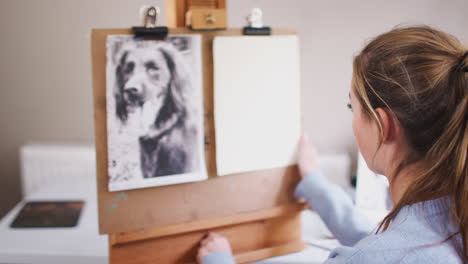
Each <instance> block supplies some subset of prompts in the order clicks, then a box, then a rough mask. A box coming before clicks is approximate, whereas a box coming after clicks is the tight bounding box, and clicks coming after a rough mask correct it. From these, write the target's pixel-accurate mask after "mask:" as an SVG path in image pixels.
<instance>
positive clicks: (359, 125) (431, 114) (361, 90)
mask: <svg viewBox="0 0 468 264" xmlns="http://www.w3.org/2000/svg"><path fill="white" fill-rule="evenodd" d="M467 55H468V52H467V49H466V48H464V47H463V46H462V44H461V43H460V42H459V41H458V40H457V39H456V38H455V37H453V36H451V35H449V34H447V33H444V32H441V31H439V30H435V29H433V28H430V27H427V26H420V27H409V28H397V29H394V30H391V31H390V32H387V33H385V34H382V35H380V36H378V37H376V38H375V39H373V40H372V41H371V42H370V43H369V44H368V45H367V46H366V47H365V48H364V49H363V50H362V52H361V53H360V54H359V55H357V56H356V57H355V58H354V62H353V78H352V82H351V83H352V86H351V90H350V92H349V97H350V102H349V104H348V107H349V108H350V109H351V111H352V112H353V122H352V123H353V132H354V136H355V138H356V141H357V144H358V147H359V150H360V152H361V153H362V155H363V157H364V159H365V161H366V163H367V165H368V167H369V168H370V169H371V170H372V171H374V172H375V173H378V174H383V175H386V177H387V178H388V181H389V183H390V186H389V188H390V194H391V199H392V201H393V204H394V206H393V209H392V210H391V211H390V213H389V214H388V215H387V216H386V217H385V218H384V219H383V221H382V222H381V223H380V224H379V226H377V227H375V226H373V225H372V224H371V223H370V222H368V221H367V220H366V219H365V218H364V217H363V216H362V215H360V214H359V213H358V212H357V211H356V210H355V209H354V207H353V203H352V201H351V200H350V199H349V198H348V196H346V194H345V193H344V192H343V191H342V190H341V189H340V188H338V187H337V186H335V185H333V184H331V183H330V182H329V181H328V180H327V179H326V178H325V177H324V176H323V175H322V173H321V171H320V169H319V167H318V163H317V157H316V154H315V151H314V149H313V147H311V146H310V145H309V144H308V142H307V140H306V139H305V138H302V139H301V142H300V150H299V152H300V153H299V160H298V165H299V170H300V173H301V175H302V177H303V179H302V181H301V182H300V183H299V185H298V186H297V188H296V192H295V194H296V196H297V197H301V198H305V199H306V200H307V202H308V203H309V204H310V206H311V207H312V208H314V210H316V212H317V213H318V214H319V215H320V217H321V218H322V219H323V221H324V222H325V223H326V225H327V226H328V228H329V229H330V231H331V232H332V233H333V234H334V235H335V236H336V238H337V239H338V240H339V241H340V243H341V244H342V245H343V246H341V247H338V248H336V249H334V250H333V251H332V252H331V253H330V255H329V258H328V260H327V261H325V263H360V264H363V263H425V264H429V263H468V162H467V156H468V154H467V151H468V58H467ZM198 261H199V263H203V264H215V263H216V264H231V263H234V260H233V258H232V255H231V249H230V246H229V242H228V241H227V240H226V239H225V238H223V237H221V236H219V235H217V234H214V233H210V234H209V235H208V237H207V238H205V239H204V240H202V241H201V246H200V249H199V252H198Z"/></svg>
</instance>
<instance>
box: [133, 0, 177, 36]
mask: <svg viewBox="0 0 468 264" xmlns="http://www.w3.org/2000/svg"><path fill="white" fill-rule="evenodd" d="M159 13H160V11H159V7H155V6H150V7H148V8H147V9H146V12H145V14H144V19H143V20H144V26H143V27H132V29H133V32H134V34H135V36H136V37H137V38H145V39H147V38H151V39H165V38H167V34H168V33H169V29H168V28H167V27H165V26H161V27H158V26H157V22H158V16H159Z"/></svg>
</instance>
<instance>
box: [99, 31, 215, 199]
mask: <svg viewBox="0 0 468 264" xmlns="http://www.w3.org/2000/svg"><path fill="white" fill-rule="evenodd" d="M200 44H201V38H200V36H199V35H169V36H168V38H167V39H166V40H142V39H136V38H135V37H133V36H130V35H109V36H108V37H107V69H106V74H107V76H106V78H107V90H106V99H107V138H108V139H107V140H108V167H109V191H120V190H128V189H136V188H145V187H151V186H161V185H170V184H178V183H185V182H192V181H199V180H205V179H207V174H206V168H205V162H204V148H203V146H204V144H203V142H204V140H203V139H204V129H203V96H202V94H203V92H202V91H203V90H202V75H201V72H202V71H201V47H200Z"/></svg>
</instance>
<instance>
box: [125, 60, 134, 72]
mask: <svg viewBox="0 0 468 264" xmlns="http://www.w3.org/2000/svg"><path fill="white" fill-rule="evenodd" d="M133 68H135V63H133V62H129V63H127V65H125V68H124V73H126V74H129V73H132V72H133Z"/></svg>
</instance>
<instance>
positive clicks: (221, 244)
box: [197, 232, 232, 264]
mask: <svg viewBox="0 0 468 264" xmlns="http://www.w3.org/2000/svg"><path fill="white" fill-rule="evenodd" d="M217 251H222V252H226V253H228V254H232V250H231V246H230V245H229V241H228V240H227V239H226V238H225V237H223V236H220V235H218V234H216V233H213V232H210V233H209V234H208V236H207V237H206V238H204V239H203V240H202V241H201V242H200V248H199V249H198V255H197V261H198V263H199V264H201V263H202V261H203V258H204V257H206V256H208V255H209V254H210V253H213V252H217Z"/></svg>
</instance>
